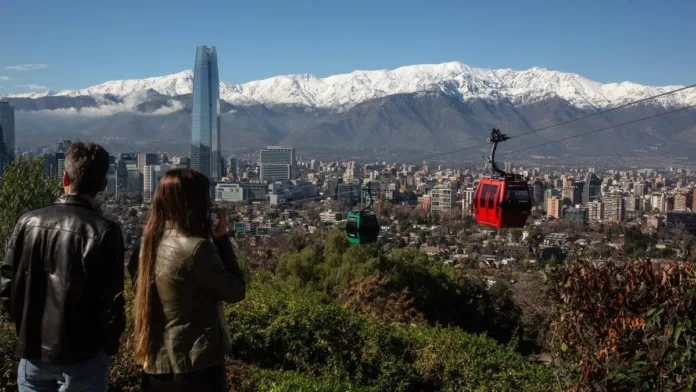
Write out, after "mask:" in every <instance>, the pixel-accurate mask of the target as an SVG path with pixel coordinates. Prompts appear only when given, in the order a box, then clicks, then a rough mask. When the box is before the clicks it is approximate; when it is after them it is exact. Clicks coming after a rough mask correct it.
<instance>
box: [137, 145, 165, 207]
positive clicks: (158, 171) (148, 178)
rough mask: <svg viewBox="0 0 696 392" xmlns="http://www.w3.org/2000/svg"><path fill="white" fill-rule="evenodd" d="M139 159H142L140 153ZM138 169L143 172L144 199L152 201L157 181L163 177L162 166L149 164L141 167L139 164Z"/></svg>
mask: <svg viewBox="0 0 696 392" xmlns="http://www.w3.org/2000/svg"><path fill="white" fill-rule="evenodd" d="M138 161H140V155H138ZM138 171H139V172H141V173H143V201H144V202H151V201H152V197H153V196H154V194H155V189H156V188H157V183H158V182H159V179H160V178H161V177H162V167H161V166H159V165H147V166H145V167H143V168H140V166H138Z"/></svg>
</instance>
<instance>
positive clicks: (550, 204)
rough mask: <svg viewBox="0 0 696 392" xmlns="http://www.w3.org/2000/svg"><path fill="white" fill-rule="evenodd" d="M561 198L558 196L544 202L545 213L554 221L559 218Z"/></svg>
mask: <svg viewBox="0 0 696 392" xmlns="http://www.w3.org/2000/svg"><path fill="white" fill-rule="evenodd" d="M561 205H562V203H561V198H560V197H558V196H551V197H549V198H548V199H547V201H546V213H547V215H548V216H552V217H554V218H556V219H560V218H561V212H562V210H561Z"/></svg>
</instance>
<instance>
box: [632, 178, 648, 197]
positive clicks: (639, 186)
mask: <svg viewBox="0 0 696 392" xmlns="http://www.w3.org/2000/svg"><path fill="white" fill-rule="evenodd" d="M633 193H634V194H635V195H636V197H643V196H645V195H647V194H648V184H647V183H645V182H644V181H638V182H636V183H635V184H633Z"/></svg>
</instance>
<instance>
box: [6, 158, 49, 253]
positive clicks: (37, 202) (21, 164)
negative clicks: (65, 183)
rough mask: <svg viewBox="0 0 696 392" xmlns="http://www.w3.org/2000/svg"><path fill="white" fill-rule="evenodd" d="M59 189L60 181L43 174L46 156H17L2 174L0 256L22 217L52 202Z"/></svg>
mask: <svg viewBox="0 0 696 392" xmlns="http://www.w3.org/2000/svg"><path fill="white" fill-rule="evenodd" d="M60 193H61V188H60V186H59V183H58V181H56V180H53V179H47V178H45V177H44V164H43V158H37V159H31V160H27V159H16V160H15V161H14V162H12V164H11V165H9V166H8V167H7V168H6V170H5V172H4V173H3V174H2V177H1V178H0V260H3V259H4V258H5V246H6V244H7V241H8V240H9V239H10V236H11V235H12V230H13V229H14V226H15V224H16V223H17V220H18V219H19V217H20V216H22V214H24V213H25V212H27V211H31V210H35V209H37V208H42V207H46V206H48V205H50V204H51V203H53V202H54V201H55V200H56V198H57V197H58V195H60Z"/></svg>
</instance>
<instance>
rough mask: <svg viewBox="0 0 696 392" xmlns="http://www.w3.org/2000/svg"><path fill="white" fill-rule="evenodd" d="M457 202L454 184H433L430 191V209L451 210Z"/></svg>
mask: <svg viewBox="0 0 696 392" xmlns="http://www.w3.org/2000/svg"><path fill="white" fill-rule="evenodd" d="M456 203H457V188H456V187H455V185H454V184H440V185H435V187H433V189H432V190H431V191H430V210H431V211H441V212H445V211H451V210H452V209H454V208H455V205H456Z"/></svg>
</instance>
